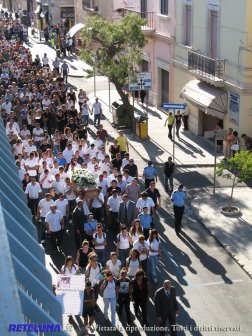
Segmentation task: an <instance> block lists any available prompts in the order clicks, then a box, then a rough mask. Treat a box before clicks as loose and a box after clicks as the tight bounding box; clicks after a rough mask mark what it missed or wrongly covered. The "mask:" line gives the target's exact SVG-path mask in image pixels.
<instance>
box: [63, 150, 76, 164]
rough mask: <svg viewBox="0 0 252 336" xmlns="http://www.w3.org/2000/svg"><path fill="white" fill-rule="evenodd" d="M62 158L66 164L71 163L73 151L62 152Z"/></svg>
mask: <svg viewBox="0 0 252 336" xmlns="http://www.w3.org/2000/svg"><path fill="white" fill-rule="evenodd" d="M62 154H63V157H64V158H65V159H66V161H67V163H70V162H71V159H72V157H73V155H74V150H73V149H67V148H66V149H64V150H63V153H62Z"/></svg>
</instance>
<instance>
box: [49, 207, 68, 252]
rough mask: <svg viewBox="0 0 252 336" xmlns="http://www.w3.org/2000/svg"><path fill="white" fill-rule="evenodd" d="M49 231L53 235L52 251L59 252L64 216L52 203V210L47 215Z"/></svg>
mask: <svg viewBox="0 0 252 336" xmlns="http://www.w3.org/2000/svg"><path fill="white" fill-rule="evenodd" d="M45 221H46V228H47V233H48V234H49V235H50V236H51V244H52V251H53V252H58V251H59V250H58V247H59V248H60V246H61V243H62V231H61V230H63V229H64V224H63V216H62V215H61V213H60V211H58V210H56V205H51V207H50V212H48V214H47V215H46V219H45Z"/></svg>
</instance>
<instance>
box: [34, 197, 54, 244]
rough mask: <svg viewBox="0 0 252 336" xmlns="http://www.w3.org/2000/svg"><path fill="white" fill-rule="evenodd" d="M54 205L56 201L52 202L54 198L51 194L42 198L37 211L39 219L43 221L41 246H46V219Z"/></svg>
mask: <svg viewBox="0 0 252 336" xmlns="http://www.w3.org/2000/svg"><path fill="white" fill-rule="evenodd" d="M52 205H54V201H53V200H52V196H51V194H50V193H47V194H46V195H45V198H42V199H41V200H40V201H39V204H38V210H37V218H38V220H39V219H40V220H41V226H42V227H41V244H45V231H46V227H45V218H46V215H47V214H48V212H49V211H50V207H51V206H52Z"/></svg>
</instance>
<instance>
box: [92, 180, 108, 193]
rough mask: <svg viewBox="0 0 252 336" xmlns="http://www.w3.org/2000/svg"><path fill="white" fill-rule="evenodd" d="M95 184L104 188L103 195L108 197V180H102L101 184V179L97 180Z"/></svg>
mask: <svg viewBox="0 0 252 336" xmlns="http://www.w3.org/2000/svg"><path fill="white" fill-rule="evenodd" d="M95 182H96V184H97V187H102V193H103V195H106V193H107V189H108V182H107V179H106V178H104V179H103V180H102V182H100V180H99V179H96V180H95Z"/></svg>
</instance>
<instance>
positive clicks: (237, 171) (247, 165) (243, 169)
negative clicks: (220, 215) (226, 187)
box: [216, 151, 252, 212]
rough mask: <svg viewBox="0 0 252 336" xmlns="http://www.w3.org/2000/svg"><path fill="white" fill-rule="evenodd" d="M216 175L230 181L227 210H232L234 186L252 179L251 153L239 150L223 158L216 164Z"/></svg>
mask: <svg viewBox="0 0 252 336" xmlns="http://www.w3.org/2000/svg"><path fill="white" fill-rule="evenodd" d="M216 174H217V176H221V177H223V178H226V179H228V180H231V181H232V188H231V195H230V198H229V204H228V211H229V212H231V211H232V201H233V193H234V188H235V186H237V184H238V183H242V182H246V181H247V180H249V179H252V153H251V152H249V151H241V152H239V153H236V154H235V156H234V157H233V158H231V159H227V160H223V161H221V162H220V163H218V164H217V170H216Z"/></svg>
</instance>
